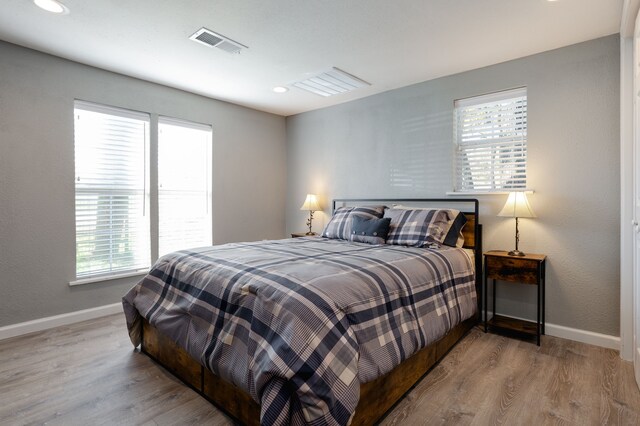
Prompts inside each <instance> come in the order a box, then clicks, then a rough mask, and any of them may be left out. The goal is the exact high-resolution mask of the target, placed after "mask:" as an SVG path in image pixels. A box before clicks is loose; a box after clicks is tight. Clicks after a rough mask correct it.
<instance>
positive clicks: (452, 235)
mask: <svg viewBox="0 0 640 426" xmlns="http://www.w3.org/2000/svg"><path fill="white" fill-rule="evenodd" d="M393 208H394V209H403V210H448V211H449V212H450V214H451V215H452V216H453V217H454V219H453V221H452V222H451V226H450V227H449V230H448V231H447V235H446V236H445V238H444V241H442V244H444V245H446V246H451V247H462V246H464V235H463V234H462V228H464V225H465V224H466V223H467V216H465V214H464V213H462V212H460V211H459V210H455V209H434V208H429V207H408V206H403V205H401V204H394V205H393Z"/></svg>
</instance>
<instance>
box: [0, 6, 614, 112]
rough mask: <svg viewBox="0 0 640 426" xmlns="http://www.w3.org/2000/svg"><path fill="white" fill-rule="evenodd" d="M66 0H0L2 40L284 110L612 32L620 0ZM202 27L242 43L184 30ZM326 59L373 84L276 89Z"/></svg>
mask: <svg viewBox="0 0 640 426" xmlns="http://www.w3.org/2000/svg"><path fill="white" fill-rule="evenodd" d="M62 2H63V3H64V4H65V5H66V6H67V7H68V8H69V9H70V11H71V13H69V14H68V15H62V16H59V15H53V14H50V13H47V12H45V11H43V10H41V9H39V8H38V7H36V6H35V5H34V4H33V2H32V1H31V0H2V5H1V6H0V7H1V8H0V39H2V40H6V41H9V42H11V43H16V44H19V45H22V46H26V47H30V48H33V49H36V50H40V51H43V52H47V53H51V54H54V55H57V56H61V57H63V58H68V59H71V60H74V61H78V62H82V63H85V64H89V65H93V66H96V67H100V68H104V69H107V70H110V71H115V72H118V73H122V74H126V75H130V76H134V77H138V78H141V79H144V80H148V81H153V82H156V83H161V84H165V85H167V86H171V87H176V88H180V89H184V90H188V91H190V92H194V93H198V94H202V95H205V96H209V97H212V98H216V99H222V100H226V101H229V102H233V103H237V104H241V105H245V106H248V107H251V108H255V109H259V110H263V111H269V112H273V113H275V114H280V115H285V116H287V115H292V114H296V113H300V112H304V111H309V110H313V109H317V108H322V107H326V106H330V105H335V104H339V103H343V102H346V101H350V100H353V99H358V98H362V97H365V96H369V95H372V94H375V93H380V92H384V91H387V90H390V89H394V88H397V87H402V86H407V85H409V84H413V83H418V82H421V81H425V80H430V79H433V78H436V77H441V76H445V75H450V74H454V73H458V72H462V71H466V70H470V69H475V68H479V67H483V66H487V65H491V64H495V63H499V62H504V61H507V60H511V59H515V58H519V57H522V56H527V55H531V54H534V53H538V52H543V51H546V50H550V49H555V48H558V47H562V46H567V45H570V44H574V43H579V42H581V41H586V40H590V39H594V38H597V37H601V36H605V35H609V34H613V33H617V32H618V31H619V27H620V18H621V12H622V3H623V0H558V1H555V2H549V1H547V0H455V1H451V0H396V1H389V0H273V1H264V0H262V1H261V0H62ZM203 26H204V27H207V28H209V29H210V30H213V31H215V32H218V33H220V34H223V35H225V36H227V37H230V38H231V39H233V40H235V41H238V42H240V43H242V44H244V45H247V46H249V49H247V50H244V51H243V52H242V53H240V54H238V55H232V54H229V53H225V52H224V51H222V50H219V49H215V48H208V47H206V46H203V45H201V44H199V43H195V42H193V41H191V40H189V39H188V37H189V36H190V35H191V34H192V33H193V32H195V31H196V30H198V29H199V28H201V27H203ZM0 60H2V58H0ZM332 66H336V67H338V68H341V69H343V70H345V71H347V72H349V73H351V74H354V75H356V76H358V77H360V78H361V79H363V80H365V81H367V82H369V83H371V86H369V87H365V88H362V89H358V90H355V91H353V92H351V93H347V94H342V95H336V96H332V97H328V98H323V97H321V96H318V95H314V94H312V93H308V92H305V91H302V90H300V89H298V88H295V87H292V88H291V90H289V92H287V93H284V94H276V93H274V92H272V91H271V88H272V87H273V86H277V85H288V84H291V83H293V82H295V81H298V80H302V79H304V78H306V77H309V76H310V75H312V74H315V73H317V72H319V71H325V70H327V69H328V68H330V67H332Z"/></svg>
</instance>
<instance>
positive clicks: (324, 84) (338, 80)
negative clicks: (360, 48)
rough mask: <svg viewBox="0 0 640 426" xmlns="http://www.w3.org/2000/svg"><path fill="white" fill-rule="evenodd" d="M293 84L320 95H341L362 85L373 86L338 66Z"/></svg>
mask: <svg viewBox="0 0 640 426" xmlns="http://www.w3.org/2000/svg"><path fill="white" fill-rule="evenodd" d="M293 85H294V86H296V87H297V88H299V89H302V90H306V91H308V92H311V93H315V94H316V95H320V96H333V95H339V94H340V93H346V92H350V91H352V90H355V89H358V88H360V87H365V86H371V84H370V83H367V82H366V81H364V80H361V79H359V78H358V77H355V76H353V75H351V74H349V73H346V72H344V71H342V70H341V69H339V68H336V67H333V68H331V70H329V71H326V72H322V73H320V74H317V75H314V76H313V77H310V78H307V79H306V80H302V81H298V82H296V83H293Z"/></svg>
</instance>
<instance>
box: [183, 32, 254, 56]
mask: <svg viewBox="0 0 640 426" xmlns="http://www.w3.org/2000/svg"><path fill="white" fill-rule="evenodd" d="M189 39H190V40H193V41H197V42H198V43H201V44H204V45H205V46H208V47H217V48H218V49H221V50H224V51H225V52H227V53H240V51H241V50H242V49H248V47H247V46H245V45H244V44H240V43H238V42H237V41H234V40H231V39H230V38H228V37H225V36H223V35H221V34H218V33H214V32H213V31H211V30H208V29H206V28H200V29H199V30H198V31H196V32H195V33H193V34H191V37H189Z"/></svg>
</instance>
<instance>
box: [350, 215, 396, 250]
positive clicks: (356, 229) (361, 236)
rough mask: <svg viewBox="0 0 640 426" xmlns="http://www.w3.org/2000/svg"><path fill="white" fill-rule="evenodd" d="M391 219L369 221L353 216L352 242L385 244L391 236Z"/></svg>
mask: <svg viewBox="0 0 640 426" xmlns="http://www.w3.org/2000/svg"><path fill="white" fill-rule="evenodd" d="M390 224H391V219H390V218H388V217H385V218H383V219H368V218H365V217H362V216H353V219H352V222H351V236H350V238H349V239H350V240H351V241H355V242H359V243H368V244H384V242H385V241H386V239H387V235H388V234H389V225H390Z"/></svg>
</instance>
